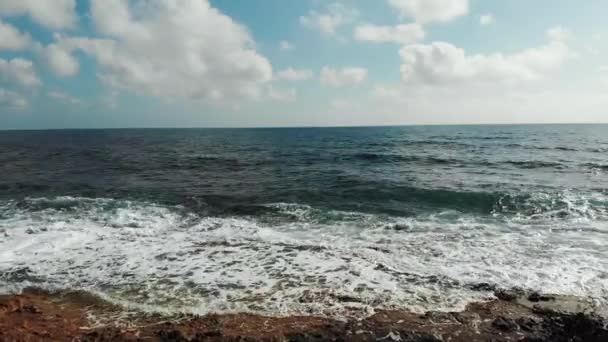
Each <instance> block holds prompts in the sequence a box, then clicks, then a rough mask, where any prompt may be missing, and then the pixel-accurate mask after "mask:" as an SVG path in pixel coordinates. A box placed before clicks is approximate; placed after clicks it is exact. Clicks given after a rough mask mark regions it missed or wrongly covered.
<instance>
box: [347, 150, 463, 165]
mask: <svg viewBox="0 0 608 342" xmlns="http://www.w3.org/2000/svg"><path fill="white" fill-rule="evenodd" d="M352 159H359V160H365V161H372V162H382V163H395V162H418V163H424V164H429V165H437V164H455V165H456V164H458V165H460V164H466V163H467V162H466V161H464V160H458V159H453V158H440V157H431V156H412V155H409V156H408V155H398V154H381V153H371V152H369V153H356V154H354V155H353V156H352Z"/></svg>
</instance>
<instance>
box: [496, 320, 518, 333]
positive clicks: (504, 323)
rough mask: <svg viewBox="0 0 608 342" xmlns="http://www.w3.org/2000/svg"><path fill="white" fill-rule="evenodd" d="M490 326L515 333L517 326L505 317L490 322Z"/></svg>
mask: <svg viewBox="0 0 608 342" xmlns="http://www.w3.org/2000/svg"><path fill="white" fill-rule="evenodd" d="M492 326H493V327H495V328H496V329H498V330H502V331H517V330H519V325H518V324H517V323H516V322H515V321H514V320H512V319H509V318H505V317H498V318H496V319H495V320H494V321H493V322H492Z"/></svg>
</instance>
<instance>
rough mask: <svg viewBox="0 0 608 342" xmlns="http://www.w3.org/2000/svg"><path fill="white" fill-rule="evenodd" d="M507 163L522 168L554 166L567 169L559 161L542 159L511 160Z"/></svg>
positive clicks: (554, 167)
mask: <svg viewBox="0 0 608 342" xmlns="http://www.w3.org/2000/svg"><path fill="white" fill-rule="evenodd" d="M505 163H506V164H510V165H514V166H516V167H518V168H522V169H542V168H552V169H559V170H561V169H565V168H567V166H566V165H564V164H562V163H558V162H549V161H540V160H527V161H515V160H510V161H506V162H505Z"/></svg>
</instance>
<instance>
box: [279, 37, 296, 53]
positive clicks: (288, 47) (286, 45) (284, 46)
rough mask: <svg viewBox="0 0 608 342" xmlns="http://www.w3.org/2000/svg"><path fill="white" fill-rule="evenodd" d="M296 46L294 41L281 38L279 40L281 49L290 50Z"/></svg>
mask: <svg viewBox="0 0 608 342" xmlns="http://www.w3.org/2000/svg"><path fill="white" fill-rule="evenodd" d="M295 48H296V46H295V45H293V44H292V43H290V42H288V41H286V40H281V41H280V42H279V49H281V51H290V50H293V49H295Z"/></svg>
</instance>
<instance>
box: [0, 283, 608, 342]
mask: <svg viewBox="0 0 608 342" xmlns="http://www.w3.org/2000/svg"><path fill="white" fill-rule="evenodd" d="M495 296H496V299H494V300H491V301H488V302H479V303H472V304H470V305H468V306H467V308H466V309H465V310H464V311H462V312H450V313H445V312H427V313H425V314H417V313H413V312H409V311H406V310H402V311H378V312H376V313H375V314H374V315H372V316H369V317H367V318H363V319H343V318H332V317H321V316H287V317H267V316H261V315H254V314H222V315H206V316H201V317H199V316H192V315H173V316H163V315H160V314H150V313H133V312H128V313H127V312H125V311H124V309H123V308H121V307H119V306H116V305H113V304H110V303H107V302H104V301H102V300H100V299H99V298H97V297H95V296H93V295H90V294H88V293H84V292H69V291H64V292H56V293H49V292H46V291H43V290H39V289H33V288H32V289H27V290H24V291H23V293H21V294H19V295H0V340H2V341H22V340H27V341H39V340H59V341H63V340H69V341H138V340H145V341H379V340H382V341H454V342H459V341H490V340H492V341H557V342H559V341H608V317H606V316H605V315H604V313H599V312H598V311H597V308H595V307H594V306H593V303H592V302H591V301H590V300H585V299H581V298H574V297H565V296H550V295H541V294H538V293H525V292H523V291H520V290H502V291H497V292H496V293H495Z"/></svg>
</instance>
